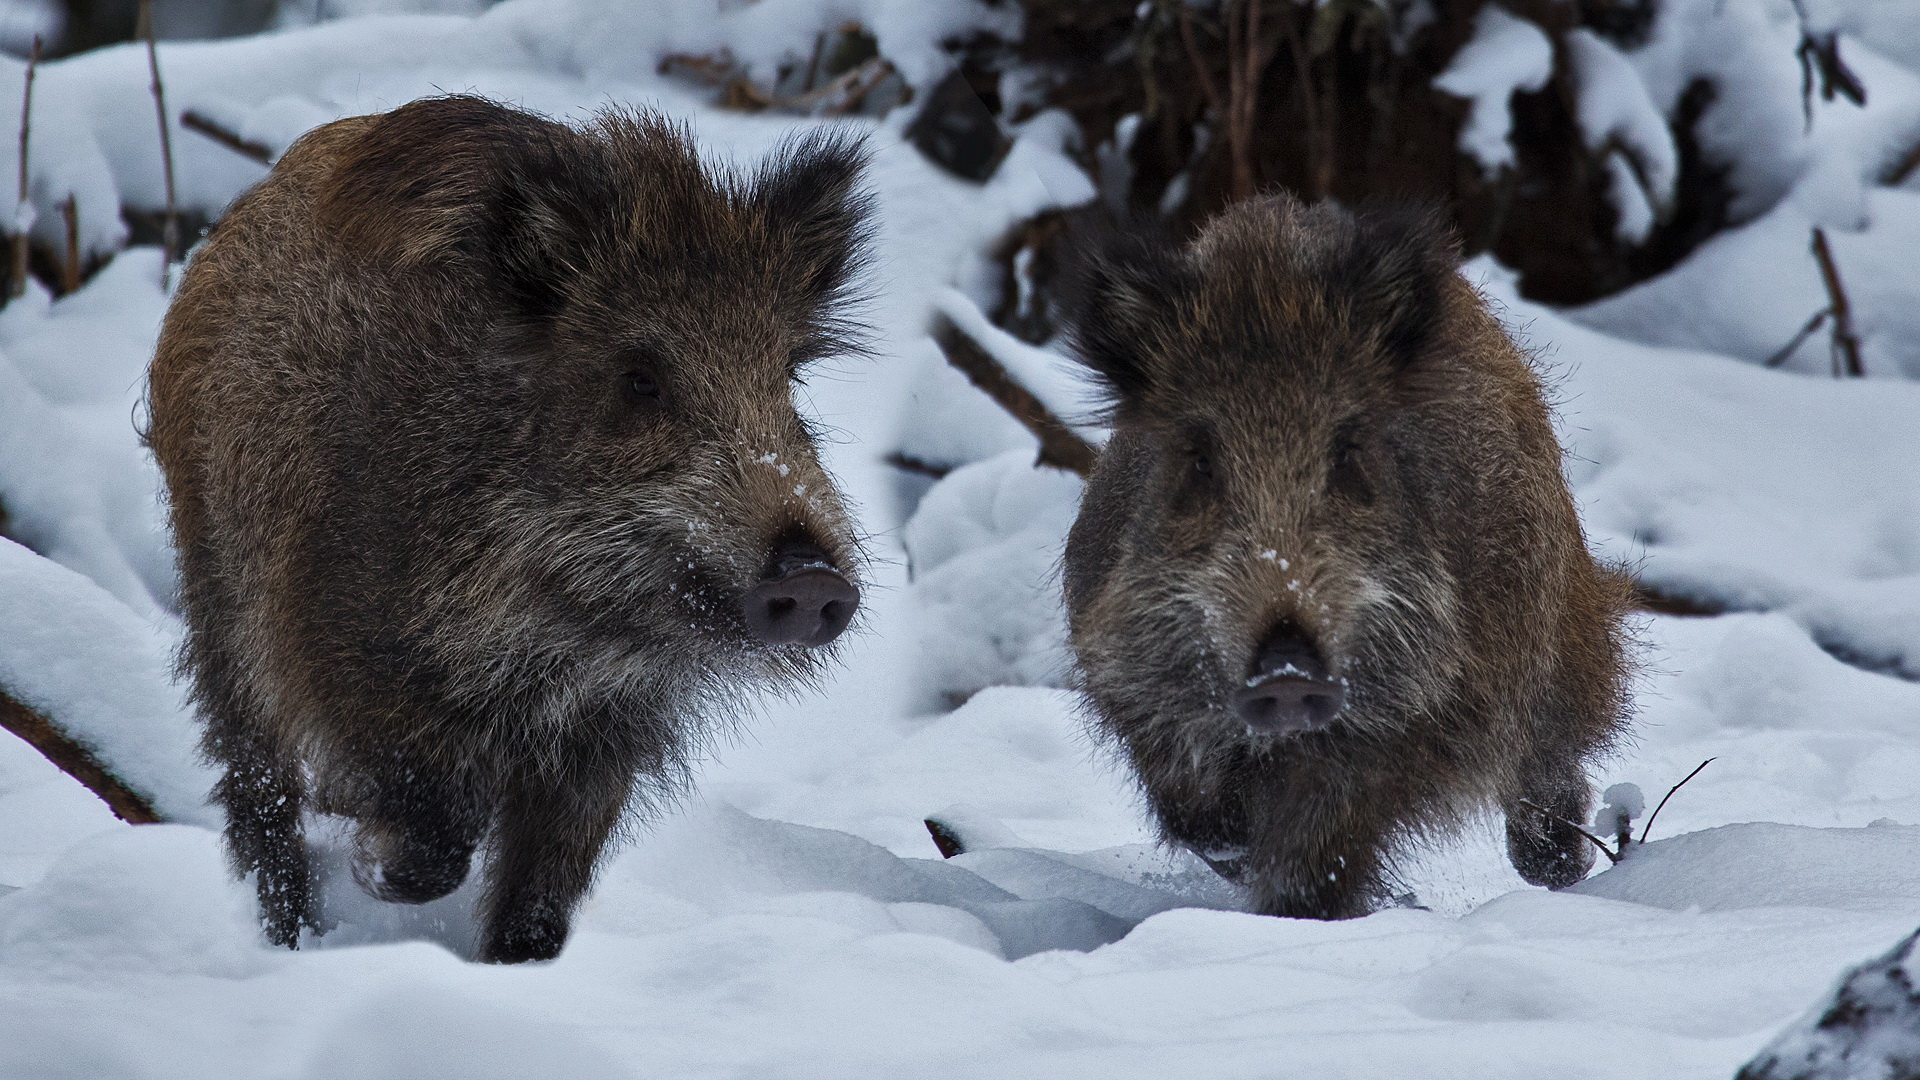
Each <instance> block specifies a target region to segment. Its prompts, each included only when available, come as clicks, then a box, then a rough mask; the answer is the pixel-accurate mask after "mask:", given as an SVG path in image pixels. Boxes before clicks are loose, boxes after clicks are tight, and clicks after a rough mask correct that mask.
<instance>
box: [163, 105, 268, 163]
mask: <svg viewBox="0 0 1920 1080" xmlns="http://www.w3.org/2000/svg"><path fill="white" fill-rule="evenodd" d="M180 126H181V127H183V128H192V129H193V130H194V131H197V132H199V133H200V134H202V135H205V136H206V137H207V138H209V139H212V140H213V141H214V142H217V143H219V144H220V145H221V146H224V147H226V148H227V149H229V150H231V151H233V152H234V153H236V154H239V155H240V156H241V157H244V158H248V159H250V160H253V161H257V162H259V163H260V164H262V165H272V164H273V150H272V149H271V148H270V147H268V146H267V144H266V143H261V142H254V141H253V140H251V139H243V138H241V137H240V136H239V135H237V134H235V133H234V132H233V131H232V130H230V129H228V128H226V127H223V126H221V124H220V123H219V122H218V121H216V120H213V119H211V118H209V117H207V116H206V115H205V114H203V113H198V112H195V111H194V110H192V109H188V110H187V111H186V112H183V113H181V114H180Z"/></svg>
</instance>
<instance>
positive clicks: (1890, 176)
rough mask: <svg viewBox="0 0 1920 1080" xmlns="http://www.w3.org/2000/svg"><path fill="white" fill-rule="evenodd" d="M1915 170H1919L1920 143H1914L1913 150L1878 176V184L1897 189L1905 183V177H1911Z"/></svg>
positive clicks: (1901, 156)
mask: <svg viewBox="0 0 1920 1080" xmlns="http://www.w3.org/2000/svg"><path fill="white" fill-rule="evenodd" d="M1915 169H1920V143H1914V144H1913V149H1911V150H1908V151H1907V152H1906V153H1904V154H1902V155H1900V160H1898V161H1896V162H1894V163H1893V165H1892V166H1891V167H1889V168H1888V169H1887V171H1886V172H1884V173H1882V174H1880V182H1881V183H1882V184H1885V185H1886V186H1887V187H1899V186H1900V185H1901V184H1904V183H1906V182H1907V177H1909V176H1912V175H1913V171H1914V170H1915Z"/></svg>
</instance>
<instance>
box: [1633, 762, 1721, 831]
mask: <svg viewBox="0 0 1920 1080" xmlns="http://www.w3.org/2000/svg"><path fill="white" fill-rule="evenodd" d="M1714 760H1715V759H1713V758H1708V759H1707V760H1705V761H1703V762H1701V763H1700V764H1698V765H1695V766H1694V767H1693V771H1692V772H1690V773H1688V774H1687V775H1686V776H1685V777H1683V778H1682V779H1681V781H1680V782H1679V783H1677V784H1675V785H1673V786H1672V787H1670V788H1668V789H1667V793H1666V795H1665V796H1663V797H1662V798H1661V799H1660V805H1659V806H1656V807H1654V808H1653V813H1651V814H1648V815H1647V823H1646V824H1645V825H1642V826H1641V827H1640V842H1641V843H1643V844H1644V843H1646V842H1647V834H1648V833H1650V832H1652V831H1653V819H1654V818H1657V817H1659V816H1660V811H1662V810H1665V809H1666V808H1667V800H1668V799H1671V798H1673V793H1674V792H1676V791H1679V790H1680V789H1681V788H1683V787H1685V786H1687V781H1688V780H1691V779H1693V778H1694V777H1696V776H1699V775H1700V770H1701V769H1704V768H1706V767H1707V766H1709V765H1711V764H1713V763H1714Z"/></svg>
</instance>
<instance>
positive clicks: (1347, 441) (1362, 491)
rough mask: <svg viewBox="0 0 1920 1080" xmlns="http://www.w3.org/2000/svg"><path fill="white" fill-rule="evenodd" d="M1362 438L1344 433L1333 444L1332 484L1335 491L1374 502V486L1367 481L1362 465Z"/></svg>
mask: <svg viewBox="0 0 1920 1080" xmlns="http://www.w3.org/2000/svg"><path fill="white" fill-rule="evenodd" d="M1361 457H1362V452H1361V447H1360V440H1359V439H1358V438H1357V437H1355V436H1353V435H1342V436H1341V437H1340V438H1339V439H1337V440H1336V441H1335V442H1334V444H1333V475H1332V478H1331V486H1332V488H1333V490H1334V491H1336V492H1338V493H1340V494H1342V495H1345V496H1346V497H1347V498H1349V499H1353V500H1355V501H1356V502H1362V503H1367V502H1372V501H1373V487H1372V485H1370V484H1368V483H1367V473H1366V470H1365V469H1364V468H1363V467H1362V466H1361Z"/></svg>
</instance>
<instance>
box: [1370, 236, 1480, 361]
mask: <svg viewBox="0 0 1920 1080" xmlns="http://www.w3.org/2000/svg"><path fill="white" fill-rule="evenodd" d="M1357 223H1358V226H1359V228H1358V230H1357V233H1356V236H1355V244H1354V250H1353V263H1352V265H1351V266H1350V268H1349V271H1348V273H1349V274H1350V275H1351V279H1350V280H1351V287H1352V288H1353V290H1354V297H1355V305H1356V307H1357V308H1358V311H1357V314H1358V315H1359V316H1360V319H1361V322H1362V325H1371V326H1375V327H1378V328H1379V334H1380V341H1381V345H1382V348H1383V350H1384V351H1385V353H1386V355H1387V358H1388V360H1389V362H1391V363H1392V364H1393V366H1394V367H1395V368H1405V367H1408V366H1410V365H1412V364H1413V363H1414V362H1415V361H1416V360H1418V359H1419V358H1420V355H1421V354H1422V353H1423V352H1425V351H1426V348H1427V345H1428V344H1429V343H1430V342H1431V341H1432V340H1433V338H1434V336H1435V334H1436V333H1437V332H1438V331H1439V328H1440V325H1441V323H1442V321H1443V320H1444V319H1445V317H1446V310H1445V307H1446V290H1447V284H1448V281H1449V279H1450V278H1451V277H1452V276H1453V275H1454V274H1455V273H1457V272H1458V271H1457V270H1456V267H1457V266H1458V264H1459V261H1460V251H1459V246H1458V244H1457V243H1456V242H1455V240H1454V238H1453V234H1452V231H1451V230H1450V229H1449V228H1448V227H1447V226H1446V224H1445V223H1444V222H1442V220H1441V219H1440V216H1439V213H1438V212H1437V211H1436V210H1434V209H1432V208H1428V207H1393V208H1388V209H1384V210H1374V211H1370V212H1368V213H1365V214H1362V215H1360V216H1359V218H1358V222H1357Z"/></svg>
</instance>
